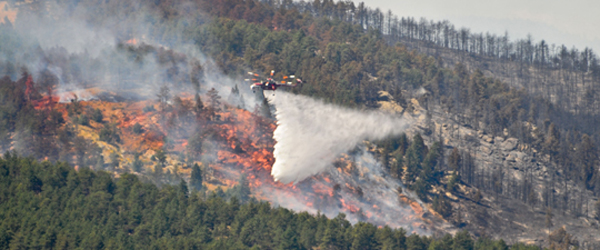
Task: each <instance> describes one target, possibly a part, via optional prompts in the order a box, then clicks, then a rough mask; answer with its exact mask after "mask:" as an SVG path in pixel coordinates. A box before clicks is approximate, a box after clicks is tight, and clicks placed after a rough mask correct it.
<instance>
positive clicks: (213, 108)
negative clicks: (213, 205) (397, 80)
mask: <svg viewBox="0 0 600 250" xmlns="http://www.w3.org/2000/svg"><path fill="white" fill-rule="evenodd" d="M31 81H32V79H31V77H30V76H29V75H28V74H24V75H23V76H22V79H20V80H19V81H17V82H12V81H10V79H7V78H4V79H3V82H2V84H1V86H4V87H5V88H11V89H12V90H13V91H14V93H15V94H14V95H12V96H13V97H15V100H14V102H15V103H18V104H19V105H18V106H20V107H21V111H27V112H20V113H19V116H21V118H19V119H18V120H23V119H26V117H25V116H27V115H28V114H29V115H31V116H39V117H42V119H41V120H40V122H41V123H40V124H30V125H29V127H26V128H28V129H29V130H30V131H39V132H35V133H30V134H27V133H26V131H23V130H19V129H16V128H15V129H14V132H11V133H8V134H9V135H10V139H9V138H7V140H6V141H12V142H10V143H8V144H5V145H4V147H5V150H18V151H19V152H23V153H24V154H28V155H32V156H36V157H38V158H41V159H45V160H51V161H55V160H61V161H67V162H69V163H71V164H73V165H74V166H75V168H76V169H81V168H82V167H85V168H90V169H94V170H106V171H109V172H112V173H114V174H115V175H116V176H119V175H121V174H123V173H128V172H132V173H136V174H138V175H139V176H141V177H143V178H147V179H148V180H151V181H153V182H155V183H158V184H162V183H177V182H179V181H180V180H181V179H185V180H190V183H192V184H196V185H192V186H193V187H194V188H195V189H200V190H214V191H218V190H227V189H231V188H232V187H234V186H236V185H237V186H238V187H237V188H240V187H239V186H240V185H242V186H245V188H246V189H247V190H246V191H244V192H248V193H251V196H253V197H254V198H256V199H260V200H267V201H270V202H271V203H272V204H273V205H279V206H282V207H287V208H292V209H294V210H298V211H309V212H312V213H319V212H320V213H323V214H326V215H327V216H329V217H335V216H337V214H338V213H345V214H347V218H348V219H349V220H350V221H353V222H357V221H361V220H365V221H370V222H373V223H375V224H376V225H380V226H384V225H389V226H394V227H400V226H403V227H405V228H407V229H409V231H413V232H420V233H429V232H430V230H431V228H430V225H432V223H434V222H432V221H431V220H430V219H426V218H425V217H426V215H425V214H426V212H424V211H426V210H427V209H425V208H424V207H423V205H422V204H419V203H417V202H415V201H414V200H415V199H413V198H409V197H408V196H407V195H406V194H404V193H402V192H398V191H396V188H395V186H399V185H401V184H400V183H399V182H397V181H395V180H391V179H389V178H387V177H385V176H384V175H383V174H382V173H380V171H381V167H380V166H379V165H378V163H377V161H375V160H374V158H373V154H372V153H370V152H368V151H363V152H357V153H355V154H353V155H345V156H344V157H342V158H340V159H338V160H337V161H336V163H335V167H334V168H332V169H331V170H330V171H327V172H325V173H323V174H320V175H317V176H314V177H312V178H309V179H307V180H305V181H302V182H300V183H298V184H296V185H292V184H287V185H285V184H282V183H280V182H276V181H274V180H273V178H272V177H271V175H270V173H271V168H272V166H273V163H274V161H275V160H274V157H273V147H274V145H275V141H274V140H273V131H274V130H275V128H276V125H275V122H274V121H273V120H271V119H269V118H265V117H264V116H263V115H262V114H261V110H265V108H261V107H260V106H256V107H255V111H254V112H249V111H247V110H244V109H240V108H237V107H233V106H232V105H230V104H228V103H225V102H222V101H221V97H220V95H219V93H218V91H217V90H215V89H211V90H209V91H207V93H206V95H198V94H197V95H195V96H192V95H189V94H186V93H177V94H174V95H172V94H171V92H170V89H169V88H166V87H163V88H161V90H160V91H159V93H158V94H157V95H156V96H157V97H156V98H155V99H150V100H132V99H127V98H124V97H120V96H118V95H116V94H114V93H111V92H110V91H107V90H101V89H98V88H96V89H87V90H82V91H85V92H86V93H93V94H94V96H93V98H89V99H88V100H80V99H79V98H78V96H77V95H75V94H74V95H73V96H74V97H73V98H71V99H70V101H69V102H64V101H61V97H59V96H60V95H59V94H56V92H55V91H47V92H45V93H43V94H40V93H38V92H37V90H35V89H33V87H31V86H34V85H35V83H32V82H31ZM6 93H8V92H6ZM63 95H64V94H63ZM231 95H232V96H230V98H229V99H237V98H240V97H241V96H240V95H239V92H237V91H236V88H233V89H232V94H231ZM5 98H8V96H5ZM115 99H123V101H120V102H115V101H114V100H115ZM267 110H268V108H267ZM36 126H38V127H36ZM36 129H39V130H36ZM24 134H25V135H29V136H30V137H29V138H28V137H25V136H24ZM28 150H29V151H28ZM195 167H198V168H199V169H200V171H201V173H203V174H202V175H201V177H200V181H199V183H203V184H200V185H198V184H197V183H198V181H194V180H193V178H196V179H197V178H199V177H197V176H196V177H193V176H192V175H193V174H192V170H193V168H195ZM378 169H379V170H378ZM378 171H379V172H378Z"/></svg>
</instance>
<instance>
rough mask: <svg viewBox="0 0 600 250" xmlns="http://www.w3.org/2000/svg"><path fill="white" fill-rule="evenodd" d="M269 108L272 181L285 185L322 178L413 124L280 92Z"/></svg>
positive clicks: (270, 100)
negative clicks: (358, 150) (350, 154)
mask: <svg viewBox="0 0 600 250" xmlns="http://www.w3.org/2000/svg"><path fill="white" fill-rule="evenodd" d="M269 102H270V103H271V104H273V105H275V108H276V110H277V111H276V113H275V115H276V118H277V129H275V132H274V133H273V137H274V139H275V140H276V141H277V142H276V144H275V150H274V153H273V154H274V156H275V163H274V164H273V168H272V170H271V175H272V176H273V178H274V179H275V180H276V181H280V182H283V183H290V182H295V183H297V182H299V181H302V180H304V179H306V178H308V177H310V176H313V175H315V174H318V173H320V172H322V171H324V170H326V169H327V168H328V167H329V166H331V163H332V162H333V161H334V160H335V159H336V158H337V157H339V156H340V154H342V153H345V152H347V151H349V150H351V149H353V148H354V147H356V145H357V144H358V143H360V142H362V141H363V140H380V139H384V138H386V137H388V136H393V135H399V134H400V133H402V132H403V131H404V130H405V129H406V128H408V126H409V124H410V122H409V120H408V119H407V118H405V117H398V116H393V115H390V114H384V113H381V112H365V111H357V110H351V109H348V108H342V107H338V106H335V105H332V104H326V103H324V102H322V101H318V100H314V99H311V98H309V97H304V96H298V95H294V94H290V93H286V92H277V93H276V94H275V96H273V97H270V98H269Z"/></svg>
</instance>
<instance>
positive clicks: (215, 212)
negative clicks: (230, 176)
mask: <svg viewBox="0 0 600 250" xmlns="http://www.w3.org/2000/svg"><path fill="white" fill-rule="evenodd" d="M234 189H235V188H234ZM221 196H223V195H219V194H218V193H214V192H208V193H205V192H199V191H197V190H196V189H195V188H193V189H192V190H191V191H190V190H189V188H188V185H187V184H186V183H185V182H184V181H182V182H181V183H180V184H179V185H175V186H169V185H167V186H164V187H162V188H157V187H156V186H155V185H153V184H148V183H143V182H141V181H139V180H138V178H137V177H136V176H135V175H131V174H124V175H121V176H120V177H119V178H118V179H113V178H111V177H110V174H108V173H105V172H94V171H90V170H89V169H87V168H81V169H80V170H79V171H75V170H74V169H73V168H71V167H70V166H68V165H66V164H64V163H57V164H51V163H49V162H47V161H46V162H42V163H40V162H37V161H34V160H32V159H31V158H22V157H19V156H16V155H14V154H11V153H7V154H5V155H4V157H3V158H1V159H0V218H1V220H0V248H1V249H22V248H36V249H56V248H60V249H80V248H84V249H538V247H534V246H525V245H522V244H517V245H514V246H511V247H509V246H507V244H506V243H505V242H504V241H502V240H491V239H489V238H479V239H477V240H475V239H473V238H472V237H471V236H470V235H469V234H468V233H467V232H465V231H463V232H459V233H457V234H456V235H455V236H451V235H445V236H443V237H439V238H438V237H427V236H418V235H415V234H411V235H408V234H407V232H406V231H405V230H403V229H391V228H389V227H383V228H378V227H376V226H374V225H372V224H368V223H363V222H360V223H357V224H355V225H351V224H350V223H349V222H348V221H347V220H346V219H345V218H344V215H343V214H340V215H339V216H337V217H336V218H333V219H328V218H326V217H325V216H324V215H322V214H317V215H311V214H308V213H306V212H303V213H295V212H293V211H290V210H288V209H284V208H281V207H279V208H272V207H271V206H270V205H269V204H268V203H265V202H260V203H257V202H252V201H250V202H240V199H238V198H237V197H238V196H237V195H233V196H232V197H231V198H229V199H227V200H226V199H224V197H221Z"/></svg>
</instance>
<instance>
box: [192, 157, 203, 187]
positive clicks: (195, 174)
mask: <svg viewBox="0 0 600 250" xmlns="http://www.w3.org/2000/svg"><path fill="white" fill-rule="evenodd" d="M190 185H191V186H192V188H193V189H196V190H200V189H202V170H201V169H200V166H198V163H194V166H193V167H192V175H191V177H190Z"/></svg>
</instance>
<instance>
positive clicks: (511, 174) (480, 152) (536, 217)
mask: <svg viewBox="0 0 600 250" xmlns="http://www.w3.org/2000/svg"><path fill="white" fill-rule="evenodd" d="M411 104H412V108H413V109H414V111H415V112H411V113H410V114H411V115H412V116H413V117H414V118H415V119H414V120H415V124H414V125H413V126H411V128H410V129H409V130H408V131H407V133H408V134H409V135H413V134H414V133H421V135H422V136H423V138H424V140H425V141H427V143H428V144H429V145H430V144H431V143H433V142H434V141H443V143H444V146H445V150H446V156H447V155H449V153H450V150H452V149H453V148H458V149H460V150H461V151H462V152H468V153H469V154H470V155H471V156H473V157H474V161H475V165H476V169H475V172H476V174H477V180H476V182H477V184H475V183H473V184H471V185H468V186H470V187H469V188H466V189H464V190H463V191H464V193H462V195H457V199H451V200H452V201H453V207H454V211H455V212H456V213H457V214H460V218H461V220H464V222H466V223H462V224H457V225H459V226H460V225H462V226H464V228H466V229H468V230H469V231H471V232H472V233H474V234H475V235H480V234H487V235H491V236H493V237H500V238H505V239H518V240H519V241H525V242H528V243H535V244H542V245H543V244H545V243H544V242H545V241H546V240H547V239H548V228H547V227H546V223H545V220H546V219H545V211H546V208H545V205H544V204H546V203H547V202H548V201H547V200H546V199H550V198H548V197H546V196H547V194H548V192H549V193H550V194H551V195H552V197H553V198H551V199H554V201H553V202H554V203H555V204H557V203H559V204H561V205H560V206H562V204H566V205H565V206H567V208H569V207H571V206H572V207H577V206H579V207H580V209H579V210H580V212H578V213H574V212H572V210H573V209H570V210H569V209H565V210H564V211H563V210H561V209H562V208H556V211H555V212H554V213H553V214H554V217H553V219H552V220H553V225H554V227H556V228H558V227H560V226H563V225H564V226H565V227H566V229H567V231H569V233H571V234H574V235H577V237H578V240H580V242H582V243H583V242H586V244H588V245H589V244H592V245H593V244H597V243H598V244H600V229H599V226H598V225H599V223H600V222H598V221H597V220H595V219H593V215H594V214H593V211H592V209H591V204H594V202H596V201H597V200H598V198H597V197H595V196H594V195H593V194H592V193H591V192H590V191H588V190H586V189H581V187H579V186H578V185H575V184H574V183H572V182H571V181H565V179H564V175H562V174H561V172H560V171H561V170H560V169H561V168H560V167H559V166H557V164H556V163H554V162H552V161H551V158H550V157H549V156H547V155H540V154H539V153H538V151H536V150H535V149H534V148H532V147H531V145H527V144H525V143H523V142H520V141H519V139H517V138H513V137H510V135H509V134H508V131H506V130H505V131H504V132H503V133H502V134H501V135H492V134H488V133H486V132H485V131H484V130H483V129H478V128H477V127H474V126H472V125H470V124H462V123H460V122H457V121H456V120H454V119H453V117H452V116H451V115H450V114H448V113H445V112H443V111H441V109H440V108H439V107H437V108H431V107H430V110H425V109H423V108H422V107H420V106H418V102H415V101H411ZM405 112H406V111H405ZM428 113H429V114H428ZM425 129H426V130H429V131H433V132H432V133H426V131H425ZM551 171H554V172H551ZM477 185H483V187H481V188H479V189H480V190H481V191H482V194H483V199H482V200H481V201H479V202H474V201H473V199H472V194H473V193H474V192H475V191H473V190H476V189H477V188H476V186H477ZM468 190H471V191H468ZM493 190H495V191H493ZM524 190H531V192H529V193H528V195H527V197H524V196H525V195H524V192H526V191H524ZM567 194H570V195H567ZM565 199H566V200H565ZM565 201H566V202H565ZM451 220H452V219H451ZM554 227H552V230H553V229H555V228H554Z"/></svg>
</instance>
